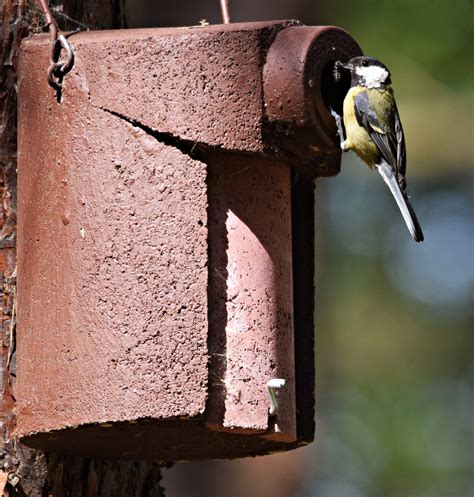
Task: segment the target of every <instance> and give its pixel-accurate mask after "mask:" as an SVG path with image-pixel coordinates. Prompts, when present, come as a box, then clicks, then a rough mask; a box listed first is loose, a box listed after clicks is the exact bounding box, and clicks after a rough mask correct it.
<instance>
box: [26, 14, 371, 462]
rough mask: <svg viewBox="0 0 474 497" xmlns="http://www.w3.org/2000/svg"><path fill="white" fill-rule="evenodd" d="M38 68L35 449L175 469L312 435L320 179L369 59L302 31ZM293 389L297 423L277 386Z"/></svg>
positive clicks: (330, 30) (29, 93) (39, 45)
mask: <svg viewBox="0 0 474 497" xmlns="http://www.w3.org/2000/svg"><path fill="white" fill-rule="evenodd" d="M69 41H70V42H71V45H72V46H73V48H74V52H75V59H76V62H75V66H74V69H73V70H72V72H71V73H70V74H69V75H68V76H67V77H66V80H65V83H64V91H63V93H62V97H61V101H60V102H57V100H56V98H55V95H54V92H53V91H52V90H51V88H49V87H48V85H47V83H46V77H45V71H46V68H47V67H48V64H49V54H50V41H49V38H48V37H46V36H37V37H32V38H30V39H27V40H25V41H24V43H23V47H22V53H21V59H20V68H19V171H18V177H19V187H18V216H19V219H18V228H19V231H18V334H17V385H16V395H17V401H18V404H17V410H18V429H17V435H18V436H19V438H20V440H21V442H22V443H24V444H26V445H29V446H31V447H34V448H37V449H42V450H46V451H56V452H63V453H71V454H78V455H84V456H93V457H124V458H140V459H154V460H161V461H172V460H190V459H207V458H233V457H241V456H247V455H256V454H266V453H270V452H275V451H282V450H287V449H292V448H295V447H298V446H300V445H304V444H307V443H309V442H310V441H311V440H312V439H313V431H314V406H313V404H314V394H313V392H314V352H313V345H314V339H313V334H314V329H313V312H314V242H313V238H314V198H313V179H314V177H316V176H318V175H319V176H321V175H332V174H336V173H337V172H338V169H339V164H340V151H339V145H338V139H337V136H336V126H335V123H334V121H333V120H332V118H331V116H330V114H329V113H328V106H330V105H331V106H334V107H336V108H340V106H341V104H342V97H343V95H344V92H345V91H346V90H347V87H346V86H344V85H347V82H344V81H341V82H339V83H335V82H334V80H333V79H332V77H331V71H332V67H333V64H334V62H335V61H336V60H347V59H349V58H350V57H352V56H355V55H359V54H360V53H361V52H360V49H359V47H358V45H357V44H356V43H355V42H354V40H353V39H352V38H351V37H350V36H349V35H348V34H347V33H345V32H344V31H343V30H341V29H338V28H334V27H307V26H302V25H299V24H298V23H296V22H284V21H283V22H265V23H250V24H230V25H225V26H206V27H194V28H179V29H142V30H123V31H101V32H87V33H80V34H74V35H72V36H70V37H69ZM273 379H284V380H285V384H284V386H282V387H281V388H280V389H279V390H278V391H277V397H278V410H277V412H276V413H273V414H272V413H271V412H269V408H270V400H269V396H268V391H267V383H268V381H269V380H273Z"/></svg>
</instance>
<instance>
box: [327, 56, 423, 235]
mask: <svg viewBox="0 0 474 497" xmlns="http://www.w3.org/2000/svg"><path fill="white" fill-rule="evenodd" d="M341 70H347V71H349V72H350V76H351V85H350V89H349V91H348V92H347V94H346V96H345V97H344V101H343V106H342V109H343V113H342V114H343V115H342V120H343V123H344V128H345V137H344V128H343V126H342V124H341V116H340V115H339V114H337V113H336V112H335V111H334V110H332V109H331V113H332V114H333V116H334V117H335V118H336V122H337V126H338V130H339V136H340V141H341V143H340V145H341V149H342V150H343V151H348V150H352V151H354V152H355V153H356V154H357V155H358V156H359V157H360V159H362V160H363V161H364V162H365V163H366V164H367V165H368V166H369V167H370V168H371V169H376V170H377V171H378V172H379V173H380V175H381V176H382V178H383V180H384V181H385V183H386V184H387V185H388V187H389V188H390V191H391V192H392V195H393V196H394V198H395V200H396V202H397V205H398V207H399V209H400V211H401V213H402V216H403V219H404V220H405V223H406V225H407V227H408V229H409V231H410V233H411V235H412V237H413V239H414V240H415V241H416V242H422V241H423V240H424V236H423V231H422V229H421V226H420V223H419V222H418V219H417V217H416V214H415V211H414V210H413V208H412V206H411V205H410V201H409V198H408V195H407V192H406V188H407V182H406V148H405V137H404V133H403V128H402V123H401V121H400V116H399V114H398V109H397V104H396V102H395V96H394V92H393V88H392V81H391V74H390V71H389V70H388V69H387V67H386V66H385V65H384V64H383V63H382V62H380V61H379V60H377V59H375V58H373V57H369V56H359V57H354V58H352V59H350V60H349V61H348V62H341V61H337V62H336V63H335V65H334V77H335V80H336V81H338V80H340V79H341V77H342V76H341Z"/></svg>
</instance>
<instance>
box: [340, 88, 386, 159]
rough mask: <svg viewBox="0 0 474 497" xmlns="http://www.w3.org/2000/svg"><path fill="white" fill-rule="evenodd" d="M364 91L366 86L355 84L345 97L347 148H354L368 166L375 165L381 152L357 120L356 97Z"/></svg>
mask: <svg viewBox="0 0 474 497" xmlns="http://www.w3.org/2000/svg"><path fill="white" fill-rule="evenodd" d="M363 91H365V88H363V87H360V86H355V87H353V88H351V89H350V90H349V92H348V93H347V95H346V98H345V99H344V126H345V128H346V136H347V148H348V149H350V150H353V151H354V152H355V153H356V154H357V155H358V156H359V157H360V158H361V159H362V160H363V161H364V162H365V163H366V164H367V165H368V166H370V167H374V166H375V164H376V163H377V161H378V159H379V152H378V150H377V147H376V145H375V143H374V142H373V141H372V138H370V136H369V134H368V133H367V131H366V130H365V129H364V128H363V127H362V126H360V125H359V123H358V122H357V117H356V115H355V111H354V98H355V96H356V95H358V94H359V93H361V92H363Z"/></svg>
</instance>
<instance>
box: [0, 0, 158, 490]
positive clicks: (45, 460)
mask: <svg viewBox="0 0 474 497" xmlns="http://www.w3.org/2000/svg"><path fill="white" fill-rule="evenodd" d="M123 2H124V0H56V1H54V2H50V4H51V7H52V9H53V12H55V17H56V18H57V20H58V23H59V24H60V27H62V28H63V29H75V28H77V27H78V26H81V25H86V26H88V27H96V28H104V29H105V28H120V27H125V19H124V14H123ZM0 9H1V14H2V18H1V26H0V31H1V39H0V57H1V62H2V65H1V67H0V196H1V200H2V215H1V218H0V229H1V236H0V273H1V280H0V284H1V286H2V307H1V309H0V317H1V324H2V326H1V331H2V343H1V344H2V347H1V350H0V360H1V368H2V369H1V372H2V380H1V381H2V387H3V388H2V402H1V406H0V416H1V428H2V442H1V446H0V449H1V450H0V462H1V464H2V466H1V468H0V495H4V496H8V497H13V496H20V497H25V496H27V497H45V496H48V497H65V496H71V497H162V496H163V495H164V493H163V489H162V488H161V487H160V485H159V482H160V479H161V472H160V467H159V466H158V465H157V464H156V463H153V462H150V461H113V460H95V459H85V458H80V457H72V456H58V455H55V454H43V453H41V452H38V451H33V450H30V449H28V448H27V447H25V446H22V445H21V444H19V443H18V442H17V441H15V438H14V429H15V394H14V389H15V301H16V298H15V280H16V254H15V246H16V157H17V150H16V131H17V130H16V112H17V97H16V78H17V74H16V67H17V60H18V49H19V45H20V42H21V39H22V38H24V37H25V36H27V35H28V34H30V33H31V32H34V31H41V28H42V27H44V26H45V21H44V16H43V15H42V12H41V10H40V9H39V8H38V6H37V4H36V3H35V2H34V0H3V1H1V0H0ZM61 12H62V13H61ZM45 69H46V68H45Z"/></svg>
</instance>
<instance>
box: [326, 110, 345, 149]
mask: <svg viewBox="0 0 474 497" xmlns="http://www.w3.org/2000/svg"><path fill="white" fill-rule="evenodd" d="M330 111H331V115H332V117H334V120H335V121H336V125H337V134H338V135H339V140H340V143H341V149H342V150H347V145H346V141H347V140H346V139H345V136H344V125H343V124H342V118H341V116H340V115H339V114H338V113H337V112H336V111H335V110H334V109H333V108H330Z"/></svg>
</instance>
